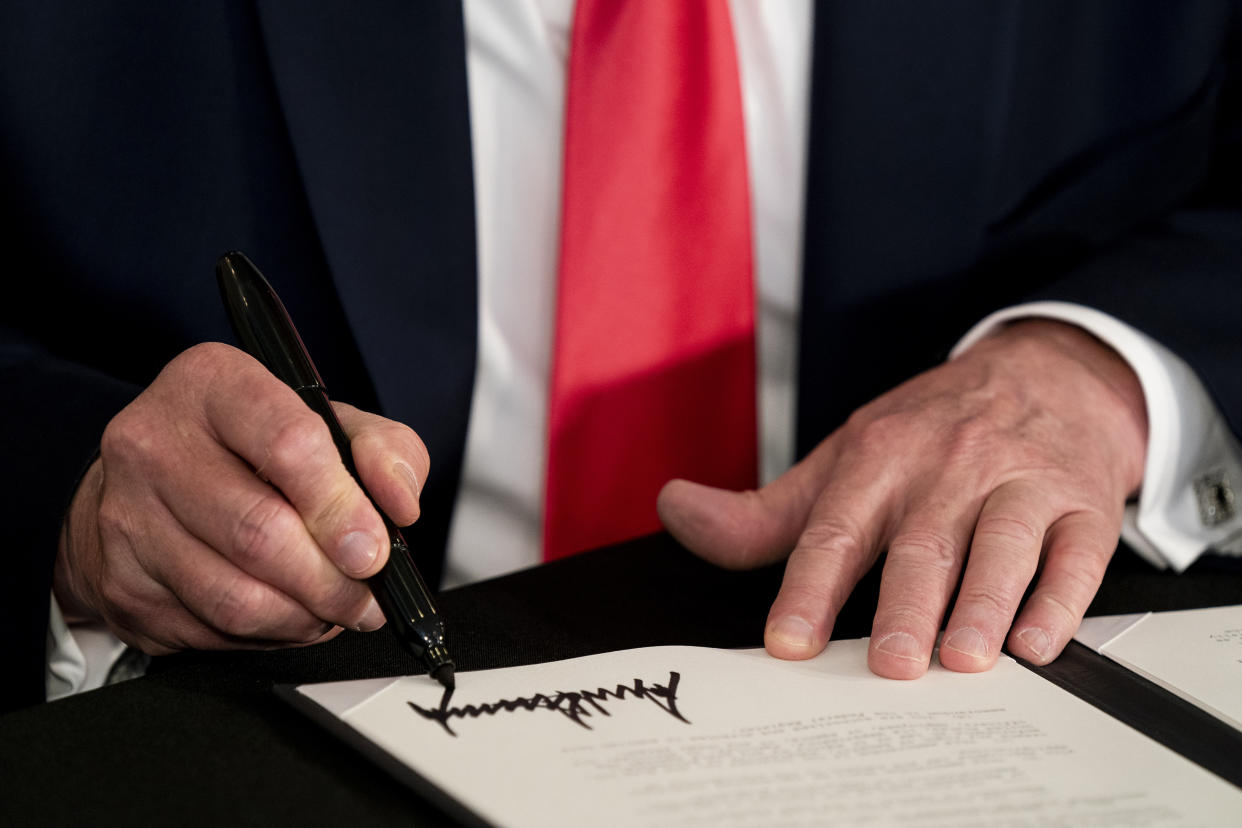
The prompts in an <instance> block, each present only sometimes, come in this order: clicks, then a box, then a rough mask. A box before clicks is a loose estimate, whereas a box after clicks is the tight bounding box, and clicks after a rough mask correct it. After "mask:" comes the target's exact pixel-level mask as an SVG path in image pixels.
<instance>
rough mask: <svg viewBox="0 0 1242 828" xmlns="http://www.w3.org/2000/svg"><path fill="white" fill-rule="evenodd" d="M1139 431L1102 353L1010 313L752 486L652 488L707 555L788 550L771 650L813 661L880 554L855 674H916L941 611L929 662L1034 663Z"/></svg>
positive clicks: (1136, 405) (1138, 471) (1126, 471)
mask: <svg viewBox="0 0 1242 828" xmlns="http://www.w3.org/2000/svg"><path fill="white" fill-rule="evenodd" d="M1146 443H1147V416H1146V409H1145V406H1144V399H1143V393H1142V389H1141V386H1140V385H1139V383H1138V379H1137V378H1136V377H1135V376H1134V374H1133V372H1132V371H1131V370H1130V368H1129V366H1128V365H1127V364H1126V363H1125V362H1124V361H1123V360H1122V359H1121V357H1120V356H1118V355H1117V354H1116V352H1114V351H1113V350H1112V349H1110V348H1109V347H1107V346H1106V345H1104V344H1103V343H1101V342H1099V341H1098V340H1096V339H1095V338H1093V337H1092V336H1091V335H1089V334H1087V333H1085V332H1083V331H1082V330H1080V329H1078V328H1075V327H1073V326H1070V325H1066V324H1063V323H1059V322H1052V321H1046V320H1026V321H1022V322H1017V323H1014V324H1011V325H1009V326H1007V327H1005V328H1002V329H1001V330H999V331H998V332H996V333H995V334H993V335H992V336H990V337H988V338H986V339H984V340H982V341H980V342H979V343H977V344H976V345H975V346H973V347H972V348H970V349H969V350H967V351H966V352H964V353H962V354H960V355H959V356H958V357H957V358H956V359H953V360H951V361H949V362H946V363H944V364H942V365H940V366H938V367H936V368H934V369H932V370H930V371H928V372H926V373H924V374H921V375H919V376H918V377H915V378H914V379H912V380H910V381H908V382H906V383H904V384H902V385H901V386H899V387H897V388H896V389H894V390H892V391H890V392H888V393H887V394H885V395H883V396H881V397H879V398H878V399H876V400H875V401H873V402H871V403H869V404H868V405H866V406H864V407H863V408H861V409H859V410H858V411H857V412H855V413H854V414H853V416H851V417H850V419H849V420H848V421H847V422H846V423H845V424H844V425H843V426H842V427H841V428H839V429H838V430H837V431H835V432H834V433H833V434H831V435H830V436H829V437H828V438H827V439H825V440H824V441H823V442H822V443H820V444H819V445H818V446H817V447H816V448H815V450H814V451H812V452H811V453H810V454H809V455H808V456H807V457H806V458H805V459H803V460H802V461H801V462H800V463H798V464H797V465H796V466H795V467H794V468H792V469H791V470H790V471H789V472H787V473H786V474H784V475H783V476H781V477H780V478H778V479H777V480H775V481H773V482H772V483H771V484H769V485H768V486H765V487H764V488H762V489H760V490H758V491H753V492H727V491H723V490H719V489H712V488H708V487H705V486H699V485H697V484H693V483H689V482H686V481H680V480H677V481H672V482H670V483H669V484H668V485H667V486H666V487H665V488H664V490H663V491H662V492H661V493H660V498H659V509H660V515H661V518H662V519H663V521H664V523H665V525H666V526H667V527H668V529H669V530H670V531H671V532H672V534H673V535H674V536H675V537H676V538H677V539H678V540H680V541H681V542H682V543H683V544H685V545H686V546H687V547H688V548H690V549H691V550H693V551H695V552H696V553H697V554H699V555H701V556H702V557H704V558H706V559H708V560H710V561H713V562H715V563H718V564H721V565H723V566H727V567H731V568H746V567H752V566H759V565H762V564H766V563H771V562H773V561H777V560H779V559H781V558H782V557H784V556H785V555H786V554H788V555H789V561H788V563H787V565H786V569H785V576H784V581H783V583H782V585H781V589H780V592H779V594H778V595H777V598H776V600H775V602H774V603H773V605H772V609H771V612H770V613H769V615H768V621H767V626H766V629H765V644H766V647H767V649H768V651H769V652H770V653H772V654H773V655H775V656H779V657H781V658H792V659H798V658H809V657H811V656H814V655H815V654H817V653H819V652H820V651H821V650H822V649H823V648H824V646H825V645H826V644H827V642H828V637H829V635H830V633H831V631H832V626H833V622H834V619H835V617H836V615H837V613H838V611H839V610H840V608H841V606H842V604H843V603H844V602H845V599H846V597H847V596H848V595H849V593H850V591H851V590H852V589H853V587H854V585H855V584H856V583H857V581H858V579H859V578H860V577H861V576H862V575H863V574H864V573H865V572H866V571H867V570H868V569H869V568H870V567H871V566H872V564H873V563H874V562H875V561H876V559H877V557H878V556H879V554H880V553H881V551H883V550H887V552H888V557H887V559H886V561H885V563H884V569H883V574H882V577H881V584H880V596H879V604H878V607H877V609H876V614H875V620H874V623H873V626H872V637H871V647H870V651H869V654H868V662H869V665H870V667H871V669H872V671H874V672H875V673H877V674H879V675H881V676H887V677H890V678H903V679H910V678H917V677H918V676H921V675H922V674H923V673H924V672H925V671H926V669H927V665H928V662H929V660H930V658H931V654H932V650H933V647H934V646H935V644H936V637H937V632H938V631H939V630H940V629H941V623H942V621H943V620H944V618H945V616H946V613H947V614H948V621H947V622H946V623H945V626H944V630H945V632H944V638H943V641H942V643H941V645H940V662H941V663H942V664H943V665H944V666H945V667H948V668H949V669H952V670H959V671H967V672H971V671H979V670H987V669H989V668H990V667H991V666H992V665H993V664H995V663H996V658H997V656H998V654H999V652H1000V649H1001V646H1002V644H1004V643H1005V642H1006V639H1008V645H1009V648H1010V650H1011V651H1012V652H1013V653H1014V654H1016V655H1018V656H1021V657H1022V658H1025V659H1029V660H1030V661H1032V662H1035V663H1037V664H1045V663H1047V662H1049V661H1051V660H1052V659H1053V658H1055V657H1056V656H1057V655H1058V654H1059V653H1060V652H1061V650H1062V648H1064V646H1065V644H1066V643H1067V642H1068V641H1069V639H1070V637H1071V636H1072V635H1073V634H1074V631H1075V630H1076V629H1077V627H1078V624H1079V622H1080V621H1081V620H1082V616H1083V613H1084V612H1086V609H1087V606H1088V604H1089V603H1090V601H1091V599H1092V597H1093V596H1094V595H1095V592H1096V590H1097V589H1098V587H1099V585H1100V581H1101V579H1102V578H1103V573H1104V569H1105V567H1106V566H1107V564H1108V561H1109V559H1110V557H1111V556H1112V553H1113V550H1114V549H1115V547H1116V544H1117V540H1118V536H1119V534H1120V529H1121V518H1122V512H1123V509H1124V505H1125V502H1126V500H1127V499H1128V498H1130V497H1132V496H1134V495H1135V493H1136V492H1137V491H1138V488H1139V485H1140V483H1141V481H1142V475H1143V466H1144V459H1145V452H1146ZM790 550H792V552H790ZM1037 573H1038V581H1037V582H1036V585H1035V588H1034V590H1033V591H1032V592H1031V595H1030V597H1029V598H1028V599H1027V601H1026V602H1025V604H1024V605H1023V606H1022V607H1021V611H1020V612H1019V604H1020V603H1021V600H1022V596H1023V594H1024V592H1025V590H1026V589H1027V587H1028V586H1029V585H1030V583H1031V581H1032V579H1033V578H1035V577H1036V575H1037ZM959 584H960V591H959V593H958V596H957V599H956V601H955V602H954V604H953V606H952V608H951V611H950V608H949V601H950V598H951V596H952V594H953V591H954V589H955V588H957V587H958V586H959ZM1015 616H1016V620H1015Z"/></svg>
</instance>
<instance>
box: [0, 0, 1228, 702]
mask: <svg viewBox="0 0 1242 828" xmlns="http://www.w3.org/2000/svg"><path fill="white" fill-rule="evenodd" d="M814 25H815V33H814V61H813V78H812V99H813V102H812V113H811V136H810V144H809V153H808V158H809V163H808V176H807V179H808V180H807V202H806V204H807V206H806V233H805V248H804V254H805V256H804V261H805V274H804V287H803V303H802V307H803V316H802V329H801V351H800V362H799V368H800V375H801V380H800V384H799V397H798V446H799V451H800V452H804V451H806V450H807V449H808V448H809V447H811V446H812V445H814V444H815V442H817V441H818V440H819V439H821V438H822V437H824V436H825V435H826V434H828V433H829V432H830V431H831V430H832V429H833V428H834V427H835V426H836V425H837V424H839V423H840V422H841V421H842V420H843V419H844V418H845V417H846V416H847V415H848V414H849V412H850V411H852V410H853V409H854V408H856V407H858V406H859V405H861V404H862V403H864V402H866V401H867V400H868V399H870V398H872V397H874V396H875V395H877V394H878V393H880V392H882V391H884V390H886V389H888V388H890V387H892V386H893V385H895V384H897V383H898V382H900V381H901V380H903V379H906V378H908V377H909V376H911V375H913V374H914V373H916V372H918V371H920V370H922V369H924V368H927V367H929V366H931V365H933V364H934V363H935V362H937V361H938V360H940V359H942V358H943V357H944V355H945V353H946V351H947V349H948V347H949V346H950V345H951V344H952V343H953V342H954V341H955V339H956V338H957V337H958V336H960V335H961V334H962V333H963V332H964V330H965V329H966V327H967V326H968V325H969V324H970V323H972V322H974V321H976V320H978V319H979V318H981V317H982V316H984V315H985V314H986V313H988V312H989V311H991V310H994V309H996V308H998V307H1001V306H1005V305H1008V304H1012V303H1015V302H1018V301H1022V300H1026V299H1030V298H1037V297H1042V298H1061V299H1067V300H1071V301H1080V302H1085V303H1087V304H1090V305H1094V306H1096V307H1099V308H1102V309H1103V310H1106V311H1108V312H1110V313H1113V314H1115V315H1116V316H1118V317H1120V318H1122V319H1123V320H1126V321H1128V322H1130V323H1132V324H1134V325H1136V326H1138V327H1140V328H1142V329H1144V330H1146V331H1148V332H1149V333H1151V334H1152V335H1153V336H1155V337H1156V338H1157V339H1159V340H1161V341H1163V342H1164V343H1165V344H1167V345H1168V346H1169V347H1171V348H1172V349H1173V350H1175V351H1176V352H1178V353H1179V354H1181V355H1182V356H1183V357H1185V358H1186V359H1187V360H1188V361H1189V362H1190V363H1191V365H1192V366H1193V367H1194V368H1195V369H1196V370H1197V371H1198V372H1199V374H1200V376H1201V377H1203V378H1204V380H1205V381H1206V382H1207V384H1208V386H1209V388H1210V390H1211V391H1212V392H1213V394H1214V395H1215V396H1216V398H1217V400H1218V401H1219V402H1220V404H1221V406H1222V407H1223V409H1224V410H1225V412H1226V416H1227V417H1228V418H1229V419H1230V421H1231V423H1232V424H1233V426H1234V428H1235V430H1239V428H1238V427H1239V426H1242V378H1240V377H1239V374H1240V373H1242V371H1239V367H1240V366H1242V325H1239V317H1240V316H1242V314H1240V311H1242V275H1240V269H1242V225H1240V221H1239V213H1238V207H1239V201H1240V194H1242V170H1240V161H1239V159H1240V157H1242V156H1240V155H1239V143H1240V142H1242V120H1240V117H1239V115H1240V110H1242V107H1240V106H1239V94H1240V93H1242V90H1240V89H1239V86H1238V83H1239V76H1240V72H1239V69H1240V65H1239V47H1240V46H1242V42H1240V41H1239V32H1240V31H1242V24H1240V23H1239V15H1238V9H1237V8H1236V5H1235V4H1234V3H1231V2H1227V0H1187V2H1180V3H1167V2H1164V0H1148V2H1083V0H1062V1H1061V2H1048V1H1047V0H1044V1H1042V2H1021V0H1010V1H1009V2H989V3H983V2H967V1H966V0H959V1H958V2H942V3H925V2H921V0H908V2H896V3H882V4H874V3H839V4H838V3H820V4H817V5H816V7H815V23H814ZM0 42H2V44H3V47H2V48H0V67H2V72H0V134H2V136H3V144H2V145H0V168H2V173H3V180H4V182H5V184H4V187H3V188H2V191H0V199H3V205H4V220H3V225H2V226H3V231H2V232H3V234H4V239H3V240H4V248H3V249H4V254H5V255H4V264H5V278H6V287H7V290H6V296H5V299H4V301H3V303H2V305H0V307H2V310H0V378H2V379H0V382H3V388H4V399H5V403H4V405H3V406H2V407H0V417H2V418H3V427H4V428H3V431H2V432H0V433H2V434H3V437H2V438H0V468H2V469H3V470H4V479H5V487H4V492H3V501H2V502H3V509H4V514H3V523H2V525H3V526H5V527H6V529H7V532H6V538H5V552H4V555H5V559H6V560H5V566H4V575H3V577H2V578H0V582H2V583H3V590H2V592H0V601H3V604H4V607H5V609H4V612H3V618H4V624H5V625H6V626H7V627H8V629H7V630H6V631H7V632H8V635H7V636H6V639H7V641H6V644H8V645H9V647H10V649H11V651H13V652H14V653H15V654H16V656H17V658H18V663H19V664H20V669H19V673H20V677H21V678H20V681H18V682H17V683H15V684H10V683H8V682H6V683H4V685H5V686H4V690H3V693H4V694H5V697H4V698H3V699H0V707H4V706H12V705H14V704H20V703H29V702H31V701H35V700H37V699H39V698H41V693H42V690H41V684H42V670H43V646H44V633H45V626H46V618H47V607H46V601H47V595H48V587H49V583H50V578H51V568H52V560H53V557H54V550H55V546H56V540H57V535H58V531H59V525H60V521H61V517H62V512H63V509H64V508H65V506H66V504H67V502H68V499H69V496H70V494H71V490H72V488H73V485H74V481H75V480H76V478H77V476H78V474H79V472H80V470H81V469H82V466H83V463H84V462H85V461H86V459H87V458H88V457H89V455H90V454H91V451H92V449H93V447H94V446H95V445H96V444H97V442H98V439H99V435H100V433H101V432H102V430H103V427H104V425H105V423H106V422H107V421H108V420H109V419H110V418H111V417H112V416H113V415H114V414H115V413H116V412H117V411H118V410H119V409H120V408H121V407H122V406H124V405H125V403H126V402H127V401H128V400H129V399H131V398H132V397H133V396H134V395H135V394H137V393H138V392H139V390H140V389H141V388H142V387H143V386H145V385H146V384H147V383H149V382H150V381H151V379H152V378H153V377H154V376H155V374H156V373H157V372H158V370H159V368H160V366H162V365H163V364H164V363H166V362H167V361H168V360H169V359H171V358H172V357H173V356H175V355H176V354H177V353H178V352H180V351H181V350H183V349H185V348H186V347H188V346H190V345H192V344H194V343H196V342H200V341H204V340H225V341H229V340H230V339H231V337H230V334H229V331H228V327H227V323H226V321H225V318H224V315H223V313H222V311H221V309H220V302H219V299H218V297H217V295H216V288H215V283H214V281H213V276H212V266H213V263H214V261H215V259H216V257H217V256H218V255H219V254H220V253H222V252H223V251H225V250H228V249H234V248H239V249H242V250H245V251H247V252H248V253H249V254H250V255H251V257H252V258H253V259H254V260H255V261H256V262H258V263H259V264H260V266H261V267H262V268H263V269H264V271H265V272H266V273H267V274H268V276H269V277H270V278H272V280H273V281H274V282H275V283H276V284H277V286H278V289H279V290H280V292H281V295H282V297H284V298H285V300H286V303H287V304H288V305H289V306H290V311H291V313H292V314H293V316H294V318H296V319H297V320H298V322H299V325H300V326H301V328H302V333H303V336H304V338H305V339H306V340H307V342H308V344H309V347H310V349H311V351H312V352H313V353H315V354H316V357H317V359H318V360H319V361H320V364H319V367H320V370H321V372H322V374H323V375H324V377H325V378H326V380H327V382H328V385H329V387H331V388H332V389H333V390H334V395H335V396H336V397H337V398H339V399H344V400H348V401H350V402H353V403H355V404H357V405H360V406H363V407H366V408H370V409H374V410H378V411H381V412H382V413H384V414H386V415H388V416H390V417H393V418H396V419H399V420H402V421H404V422H406V423H408V424H410V425H411V426H413V427H414V428H415V429H416V430H417V431H418V432H419V433H420V434H421V435H422V437H423V438H424V440H425V441H426V443H427V445H428V446H429V448H430V451H431V454H432V457H433V458H434V464H433V465H434V473H433V475H432V478H431V480H430V481H429V484H428V487H427V489H426V492H425V493H424V502H423V510H422V511H423V518H422V519H421V520H420V522H419V524H418V528H417V530H416V532H415V533H414V534H415V537H414V540H415V543H416V544H417V548H419V549H420V550H421V552H420V554H421V555H422V556H423V560H422V563H423V566H424V568H425V571H426V572H427V573H428V574H429V577H430V578H431V579H432V580H435V579H436V578H437V577H438V572H439V568H440V558H441V555H442V550H443V546H444V539H445V536H446V533H447V527H448V522H449V516H450V514H451V509H452V502H453V499H454V496H455V492H456V488H457V483H458V479H459V466H460V461H461V456H462V451H463V444H464V438H465V427H466V423H467V420H468V413H469V412H468V408H469V403H470V394H471V388H472V383H473V370H474V364H475V310H476V275H475V249H474V225H473V222H474V217H473V196H472V186H471V185H472V182H471V176H472V171H471V157H470V131H469V120H468V106H467V100H466V82H465V53H464V42H463V24H462V15H461V9H460V7H459V6H458V5H457V4H456V3H451V2H428V3H409V2H396V0H373V1H372V2H367V3H362V4H339V3H330V2H311V1H310V0H307V1H305V2H276V1H275V0H249V1H245V2H243V0H237V1H236V2H219V3H201V4H182V3H174V4H156V3H146V2H125V1H124V0H118V1H117V2H104V3H92V4H82V3H74V2H68V1H67V0H37V2H36V1H35V0H31V1H30V2H20V1H19V2H11V3H7V4H5V5H4V7H3V9H2V10H0ZM204 485H205V486H206V485H208V484H207V483H206V482H204Z"/></svg>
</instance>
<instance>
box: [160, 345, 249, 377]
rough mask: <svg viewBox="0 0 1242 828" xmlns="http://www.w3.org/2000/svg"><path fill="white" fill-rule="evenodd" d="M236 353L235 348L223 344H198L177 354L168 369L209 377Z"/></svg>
mask: <svg viewBox="0 0 1242 828" xmlns="http://www.w3.org/2000/svg"><path fill="white" fill-rule="evenodd" d="M238 353H239V352H238V351H237V349H236V348H234V347H232V346H231V345H225V344H224V343H223V342H200V343H198V344H197V345H191V346H190V347H189V348H186V349H185V350H184V351H182V352H181V353H180V354H178V355H177V357H176V358H175V359H174V360H173V361H172V362H170V363H169V364H168V367H169V369H171V370H173V371H184V372H186V373H189V374H193V375H198V376H201V375H209V374H214V373H216V372H217V371H219V370H220V369H221V366H222V365H224V364H226V363H227V362H228V361H230V360H232V359H233V358H234V357H235V356H236V355H237V354H238Z"/></svg>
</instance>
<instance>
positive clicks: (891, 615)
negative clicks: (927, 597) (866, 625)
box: [875, 600, 940, 632]
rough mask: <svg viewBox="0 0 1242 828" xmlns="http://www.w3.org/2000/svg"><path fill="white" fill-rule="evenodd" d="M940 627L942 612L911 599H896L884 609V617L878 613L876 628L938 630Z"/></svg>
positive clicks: (912, 630)
mask: <svg viewBox="0 0 1242 828" xmlns="http://www.w3.org/2000/svg"><path fill="white" fill-rule="evenodd" d="M939 627H940V613H939V612H937V611H935V610H933V609H931V608H929V607H928V606H927V605H926V604H924V603H921V602H917V601H910V600H894V601H892V602H891V603H890V604H888V605H887V606H886V607H885V609H884V610H883V618H881V617H880V614H879V613H877V614H876V622H875V628H876V629H886V630H893V629H896V630H909V631H911V632H914V631H917V630H936V629H938V628H939Z"/></svg>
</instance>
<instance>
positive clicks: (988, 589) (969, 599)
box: [957, 585, 1019, 618]
mask: <svg viewBox="0 0 1242 828" xmlns="http://www.w3.org/2000/svg"><path fill="white" fill-rule="evenodd" d="M1018 597H1019V596H1018V595H1016V594H1010V593H1007V592H1006V591H1005V590H1004V589H1002V588H998V587H996V586H982V585H981V586H976V587H973V588H971V589H963V590H962V592H961V594H960V595H958V598H957V603H958V605H959V606H961V605H965V606H971V607H978V608H981V609H983V611H984V613H985V614H987V615H989V616H991V617H994V618H1010V617H1012V616H1013V613H1014V610H1015V609H1016V607H1017V601H1018Z"/></svg>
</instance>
